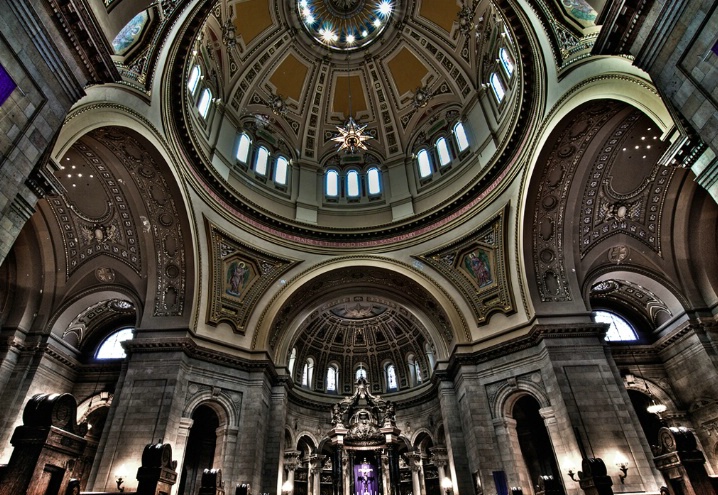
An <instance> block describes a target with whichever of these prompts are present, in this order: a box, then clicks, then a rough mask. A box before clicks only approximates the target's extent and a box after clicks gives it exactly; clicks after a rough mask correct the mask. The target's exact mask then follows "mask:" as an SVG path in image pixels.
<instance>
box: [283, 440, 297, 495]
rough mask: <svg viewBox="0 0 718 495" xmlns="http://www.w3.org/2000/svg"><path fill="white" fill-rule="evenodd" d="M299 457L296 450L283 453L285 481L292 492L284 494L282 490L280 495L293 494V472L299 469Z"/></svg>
mask: <svg viewBox="0 0 718 495" xmlns="http://www.w3.org/2000/svg"><path fill="white" fill-rule="evenodd" d="M300 455H301V452H298V451H296V450H289V451H286V452H285V453H284V469H286V470H287V481H288V482H289V483H291V485H292V491H290V492H285V491H284V490H282V493H284V494H285V495H293V494H294V470H295V469H297V468H298V467H299V456H300Z"/></svg>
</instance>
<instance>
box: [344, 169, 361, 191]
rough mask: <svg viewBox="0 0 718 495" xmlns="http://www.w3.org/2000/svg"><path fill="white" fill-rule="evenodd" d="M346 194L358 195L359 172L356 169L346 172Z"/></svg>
mask: <svg viewBox="0 0 718 495" xmlns="http://www.w3.org/2000/svg"><path fill="white" fill-rule="evenodd" d="M347 196H348V197H350V198H356V197H357V196H359V172H357V171H356V170H350V171H349V172H347Z"/></svg>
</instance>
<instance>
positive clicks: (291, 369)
mask: <svg viewBox="0 0 718 495" xmlns="http://www.w3.org/2000/svg"><path fill="white" fill-rule="evenodd" d="M296 362H297V348H296V347H295V348H293V349H292V353H291V354H290V355H289V375H290V376H292V375H293V374H294V363H296Z"/></svg>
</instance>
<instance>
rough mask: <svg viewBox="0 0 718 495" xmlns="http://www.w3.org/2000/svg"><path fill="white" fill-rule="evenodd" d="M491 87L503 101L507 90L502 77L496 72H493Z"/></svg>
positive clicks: (498, 98) (497, 97) (499, 99)
mask: <svg viewBox="0 0 718 495" xmlns="http://www.w3.org/2000/svg"><path fill="white" fill-rule="evenodd" d="M491 89H493V90H494V95H495V96H496V99H497V100H498V101H499V103H501V101H502V100H503V99H504V96H505V95H506V90H505V89H504V83H502V82H501V78H500V77H499V75H498V74H497V73H496V72H494V73H493V74H491Z"/></svg>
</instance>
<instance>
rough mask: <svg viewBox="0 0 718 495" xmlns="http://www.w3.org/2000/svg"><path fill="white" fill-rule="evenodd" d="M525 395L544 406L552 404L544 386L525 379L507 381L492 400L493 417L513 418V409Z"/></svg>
mask: <svg viewBox="0 0 718 495" xmlns="http://www.w3.org/2000/svg"><path fill="white" fill-rule="evenodd" d="M525 395H529V396H531V397H533V398H534V399H535V400H536V401H537V402H538V403H539V405H540V406H541V407H542V408H544V407H550V406H551V401H550V400H549V398H548V396H547V395H546V391H545V390H544V389H543V388H542V387H540V386H538V385H536V384H534V383H528V382H525V381H518V382H516V383H510V382H506V383H504V384H503V385H502V386H501V388H499V390H497V391H496V393H495V395H494V399H493V401H492V402H493V404H492V415H493V417H494V418H512V417H513V416H512V410H513V407H514V405H515V404H516V401H517V400H519V399H520V398H521V397H523V396H525Z"/></svg>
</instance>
